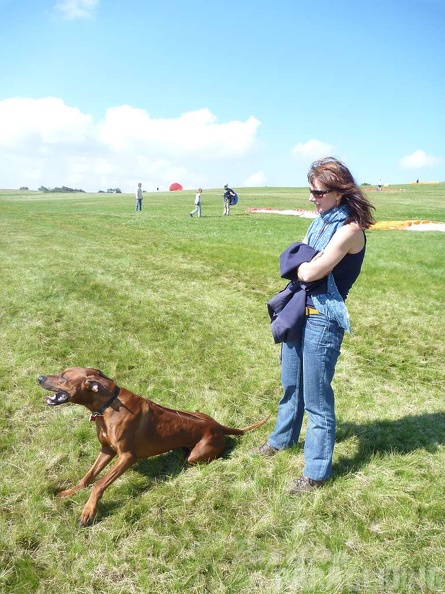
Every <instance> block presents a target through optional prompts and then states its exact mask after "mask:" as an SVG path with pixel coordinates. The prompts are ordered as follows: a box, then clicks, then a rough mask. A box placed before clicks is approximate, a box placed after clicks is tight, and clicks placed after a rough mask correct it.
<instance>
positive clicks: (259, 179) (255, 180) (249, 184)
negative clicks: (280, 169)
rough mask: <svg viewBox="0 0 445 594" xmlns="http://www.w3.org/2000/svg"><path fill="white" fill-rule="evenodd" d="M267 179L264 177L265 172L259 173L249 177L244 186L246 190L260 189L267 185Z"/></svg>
mask: <svg viewBox="0 0 445 594" xmlns="http://www.w3.org/2000/svg"><path fill="white" fill-rule="evenodd" d="M266 181H267V177H266V176H265V175H264V172H263V171H257V173H254V174H253V175H251V176H249V177H248V178H247V179H246V180H245V182H244V184H243V186H244V187H245V188H259V187H262V186H265V185H266Z"/></svg>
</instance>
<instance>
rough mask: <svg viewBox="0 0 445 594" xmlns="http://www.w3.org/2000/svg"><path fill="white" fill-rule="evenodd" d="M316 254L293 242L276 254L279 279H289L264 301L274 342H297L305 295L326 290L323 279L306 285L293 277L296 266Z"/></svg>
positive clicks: (303, 314) (299, 336)
mask: <svg viewBox="0 0 445 594" xmlns="http://www.w3.org/2000/svg"><path fill="white" fill-rule="evenodd" d="M317 253H318V252H317V251H316V250H314V249H313V248H311V247H310V246H308V245H307V244H306V243H301V242H297V243H293V244H292V245H290V246H289V247H288V248H287V249H286V250H285V251H284V252H283V253H282V254H281V256H280V274H281V278H286V279H289V280H290V281H291V282H290V283H289V284H288V285H287V286H286V287H285V288H284V289H283V290H282V291H280V292H279V293H277V294H276V295H274V297H272V299H271V300H270V301H269V302H268V304H267V309H268V312H269V316H270V319H271V331H272V336H273V339H274V342H275V343H279V342H295V341H298V340H299V339H300V338H301V332H302V329H303V325H304V321H305V319H306V295H319V294H321V293H326V290H327V281H326V278H323V279H321V280H318V281H314V282H312V283H307V284H306V283H300V282H299V281H298V280H297V268H298V266H300V264H302V263H303V262H310V261H311V260H312V258H313V257H314V256H315V255H316V254H317Z"/></svg>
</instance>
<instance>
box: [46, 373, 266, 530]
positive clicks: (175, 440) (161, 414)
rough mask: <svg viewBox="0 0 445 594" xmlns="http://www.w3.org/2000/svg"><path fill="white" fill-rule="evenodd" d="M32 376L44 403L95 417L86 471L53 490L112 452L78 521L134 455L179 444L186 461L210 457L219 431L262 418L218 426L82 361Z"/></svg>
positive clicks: (218, 447)
mask: <svg viewBox="0 0 445 594" xmlns="http://www.w3.org/2000/svg"><path fill="white" fill-rule="evenodd" d="M38 382H39V384H40V385H41V386H42V388H44V389H45V390H49V391H51V392H55V395H54V396H48V397H47V398H46V402H47V404H48V405H49V406H56V405H58V404H64V403H65V402H73V403H75V404H82V405H83V406H85V407H86V408H87V409H88V410H90V411H91V413H92V414H91V416H90V421H94V422H95V423H96V430H97V437H98V439H99V441H100V443H101V444H102V448H101V451H100V453H99V455H98V457H97V459H96V461H95V463H94V464H93V466H92V467H91V469H90V470H89V471H88V472H87V474H86V475H85V476H84V477H83V478H82V479H81V480H80V481H79V482H78V483H77V485H76V486H74V487H72V488H71V489H68V490H66V491H62V492H61V493H59V496H61V497H67V496H69V495H72V494H73V493H75V492H76V491H78V490H79V489H82V488H84V487H86V486H87V485H89V484H90V483H92V482H93V481H94V479H95V478H96V477H97V475H98V474H99V473H100V472H101V471H102V470H103V469H104V468H105V466H107V464H108V463H109V462H110V461H111V460H112V459H113V458H114V457H115V456H116V455H117V456H118V458H117V461H116V463H115V465H114V466H113V467H112V468H111V469H110V470H109V471H108V472H107V473H106V474H105V475H104V476H103V477H102V478H101V479H100V480H99V481H98V482H97V483H96V484H95V485H94V486H93V488H92V491H91V495H90V498H89V499H88V502H87V504H86V505H85V507H84V508H83V511H82V515H81V516H80V524H81V525H83V526H87V525H89V524H91V523H92V521H93V519H94V516H95V515H96V511H97V504H98V502H99V500H100V498H101V497H102V495H103V493H104V491H105V489H106V488H107V487H108V486H109V485H111V483H112V482H113V481H115V480H116V479H117V478H118V477H119V476H120V475H121V474H123V473H124V472H125V471H126V470H127V469H128V468H130V466H132V465H133V464H134V463H135V462H136V461H137V460H140V459H141V458H148V457H150V456H156V455H158V454H163V453H164V452H168V451H170V450H174V449H176V448H185V449H186V450H188V451H189V452H190V453H189V455H188V457H187V462H188V463H189V464H195V463H196V462H210V461H211V460H214V459H215V458H218V456H220V455H221V454H222V452H223V451H224V449H225V447H226V440H225V435H242V434H243V433H245V432H246V431H250V430H251V429H255V428H256V427H260V426H261V425H263V424H264V423H265V422H266V421H267V419H268V417H267V418H266V419H263V420H262V421H260V422H259V423H255V424H254V425H251V426H250V427H245V428H244V429H231V428H230V427H224V426H223V425H220V424H219V423H218V422H217V421H215V420H214V419H212V418H211V417H209V416H207V415H205V414H204V413H200V412H193V413H191V412H184V411H180V410H171V409H169V408H164V407H163V406H160V405H159V404H155V403H154V402H151V401H150V400H146V399H145V398H141V397H140V396H137V395H136V394H133V393H132V392H130V391H129V390H126V389H125V388H119V387H118V386H117V385H116V384H115V383H114V381H113V380H111V379H110V378H108V377H107V376H105V375H104V374H103V373H102V372H101V371H98V370H97V369H91V368H88V367H71V368H68V369H65V371H64V372H63V373H62V374H60V375H47V376H39V378H38Z"/></svg>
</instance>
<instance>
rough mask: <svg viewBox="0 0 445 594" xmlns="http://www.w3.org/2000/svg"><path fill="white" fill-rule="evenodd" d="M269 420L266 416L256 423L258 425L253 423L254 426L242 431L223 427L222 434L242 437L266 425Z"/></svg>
mask: <svg viewBox="0 0 445 594" xmlns="http://www.w3.org/2000/svg"><path fill="white" fill-rule="evenodd" d="M269 419H270V415H268V416H267V417H266V418H265V419H263V420H262V421H258V423H255V424H254V425H250V426H249V427H244V429H233V428H232V427H225V426H224V425H223V429H224V433H225V435H243V434H244V433H247V432H248V431H252V429H256V428H257V427H261V425H264V423H267V421H268V420H269Z"/></svg>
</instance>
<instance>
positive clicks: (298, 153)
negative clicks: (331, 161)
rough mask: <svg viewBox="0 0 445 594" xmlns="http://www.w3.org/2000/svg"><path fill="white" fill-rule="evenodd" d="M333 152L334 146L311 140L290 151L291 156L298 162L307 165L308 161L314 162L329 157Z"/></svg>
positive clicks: (297, 145)
mask: <svg viewBox="0 0 445 594" xmlns="http://www.w3.org/2000/svg"><path fill="white" fill-rule="evenodd" d="M335 151H336V147H335V146H334V145H332V144H328V143H327V142H322V141H321V140H316V139H313V140H308V141H307V142H301V143H299V144H296V145H295V146H294V147H293V149H292V150H291V154H292V155H293V156H295V158H296V159H297V160H298V161H303V162H305V163H307V162H308V161H314V160H315V159H321V158H323V157H329V156H330V155H333V154H334V153H335Z"/></svg>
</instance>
